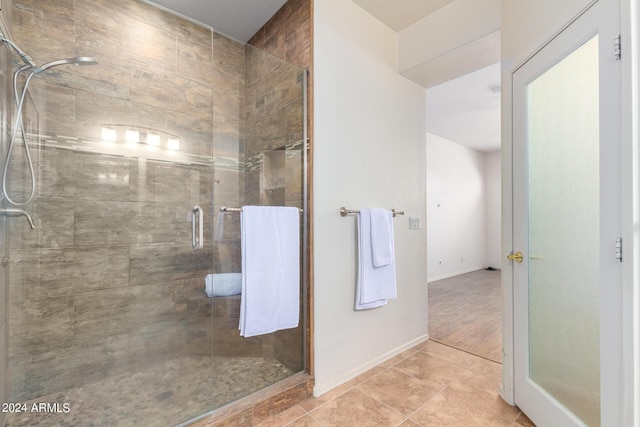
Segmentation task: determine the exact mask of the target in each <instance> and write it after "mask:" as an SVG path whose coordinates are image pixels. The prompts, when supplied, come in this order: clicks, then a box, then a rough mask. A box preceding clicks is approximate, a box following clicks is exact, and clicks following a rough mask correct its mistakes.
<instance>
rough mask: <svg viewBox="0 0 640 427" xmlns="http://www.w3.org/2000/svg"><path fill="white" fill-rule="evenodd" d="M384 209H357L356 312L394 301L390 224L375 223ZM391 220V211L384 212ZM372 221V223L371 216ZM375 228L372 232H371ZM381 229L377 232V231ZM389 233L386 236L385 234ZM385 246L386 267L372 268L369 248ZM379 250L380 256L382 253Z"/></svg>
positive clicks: (371, 251)
mask: <svg viewBox="0 0 640 427" xmlns="http://www.w3.org/2000/svg"><path fill="white" fill-rule="evenodd" d="M379 211H385V209H361V210H360V214H359V215H358V281H357V285H356V310H366V309H369V308H376V307H380V306H383V305H385V304H386V303H387V301H388V300H389V299H392V298H396V297H397V293H396V264H395V248H394V244H393V221H392V220H388V221H385V220H378V216H382V217H384V216H385V214H383V213H380V212H379ZM386 212H387V213H388V216H390V217H391V218H393V214H392V212H391V211H389V210H386ZM373 215H375V216H376V220H373V221H372V216H373ZM374 227H375V229H374ZM379 227H380V228H382V230H379V229H378V228H379ZM387 232H388V233H389V236H386V234H385V233H387ZM380 243H382V244H383V245H386V244H389V245H390V247H389V248H388V250H390V252H391V254H390V260H389V263H388V264H386V265H383V266H380V267H376V266H375V265H374V256H373V252H374V251H373V247H374V245H378V244H380ZM385 250H387V248H383V250H382V251H380V253H384V252H385Z"/></svg>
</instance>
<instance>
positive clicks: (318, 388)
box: [313, 334, 429, 397]
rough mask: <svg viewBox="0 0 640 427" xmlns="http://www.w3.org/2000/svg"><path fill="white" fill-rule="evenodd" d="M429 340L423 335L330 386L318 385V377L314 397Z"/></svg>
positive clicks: (427, 335)
mask: <svg viewBox="0 0 640 427" xmlns="http://www.w3.org/2000/svg"><path fill="white" fill-rule="evenodd" d="M428 339H429V334H425V335H422V336H420V337H418V338H416V339H413V340H411V341H409V342H408V343H406V344H404V345H402V346H400V347H397V348H395V349H393V350H391V351H389V352H387V353H385V354H383V355H381V356H378V357H376V358H375V359H372V360H370V361H369V362H367V363H365V364H364V365H361V366H359V367H357V368H355V369H352V370H350V371H349V372H347V373H345V374H343V375H341V376H340V377H338V378H336V379H335V380H333V381H330V382H329V383H328V384H325V385H318V383H317V381H318V378H317V377H316V384H315V385H314V387H313V395H314V396H315V397H319V396H322V395H323V394H325V393H326V392H328V391H331V390H333V389H334V388H336V387H338V386H340V385H342V384H344V383H346V382H347V381H350V380H352V379H354V378H355V377H357V376H358V375H360V374H362V373H364V372H366V371H368V370H369V369H371V368H373V367H375V366H377V365H379V364H381V363H382V362H386V361H387V360H389V359H391V358H392V357H395V356H397V355H398V354H400V353H402V352H404V351H406V350H409V349H410V348H411V347H414V346H416V345H418V344H421V343H423V342H425V341H427V340H428Z"/></svg>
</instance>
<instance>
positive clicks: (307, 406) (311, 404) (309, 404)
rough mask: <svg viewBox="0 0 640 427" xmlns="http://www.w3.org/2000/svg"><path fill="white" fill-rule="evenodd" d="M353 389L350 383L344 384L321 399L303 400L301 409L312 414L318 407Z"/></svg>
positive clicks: (300, 404)
mask: <svg viewBox="0 0 640 427" xmlns="http://www.w3.org/2000/svg"><path fill="white" fill-rule="evenodd" d="M352 388H353V386H352V385H351V384H349V383H346V384H342V385H340V386H338V387H336V388H334V389H333V390H330V391H328V392H326V393H325V394H323V395H322V396H320V397H310V398H308V399H305V400H303V401H302V402H300V403H298V405H299V406H300V407H302V409H304V410H305V411H307V412H310V411H312V410H314V409H316V408H317V407H318V406H322V405H324V404H325V403H327V402H328V401H330V400H331V399H334V398H336V397H338V396H340V395H341V394H343V393H346V392H347V391H349V390H351V389H352Z"/></svg>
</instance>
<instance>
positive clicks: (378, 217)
mask: <svg viewBox="0 0 640 427" xmlns="http://www.w3.org/2000/svg"><path fill="white" fill-rule="evenodd" d="M368 211H369V216H370V219H371V254H372V258H373V266H374V267H384V266H385V265H389V264H391V261H393V212H391V211H390V210H389V209H380V208H372V209H368Z"/></svg>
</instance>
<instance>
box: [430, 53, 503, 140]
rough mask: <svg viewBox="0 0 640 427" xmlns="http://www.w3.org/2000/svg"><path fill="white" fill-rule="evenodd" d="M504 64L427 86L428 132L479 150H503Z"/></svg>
mask: <svg viewBox="0 0 640 427" xmlns="http://www.w3.org/2000/svg"><path fill="white" fill-rule="evenodd" d="M500 123H501V121H500V64H494V65H491V66H489V67H486V68H482V69H480V70H478V71H475V72H473V73H471V74H467V75H465V76H462V77H458V78H457V79H453V80H450V81H448V82H445V83H442V84H440V85H437V86H433V87H431V88H429V89H427V131H428V132H429V133H432V134H434V135H438V136H440V137H442V138H445V139H448V140H449V141H453V142H456V143H458V144H462V145H465V146H467V147H469V148H473V149H475V150H478V151H484V152H490V151H496V150H499V149H500V141H501V135H500V132H501V131H500Z"/></svg>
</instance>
